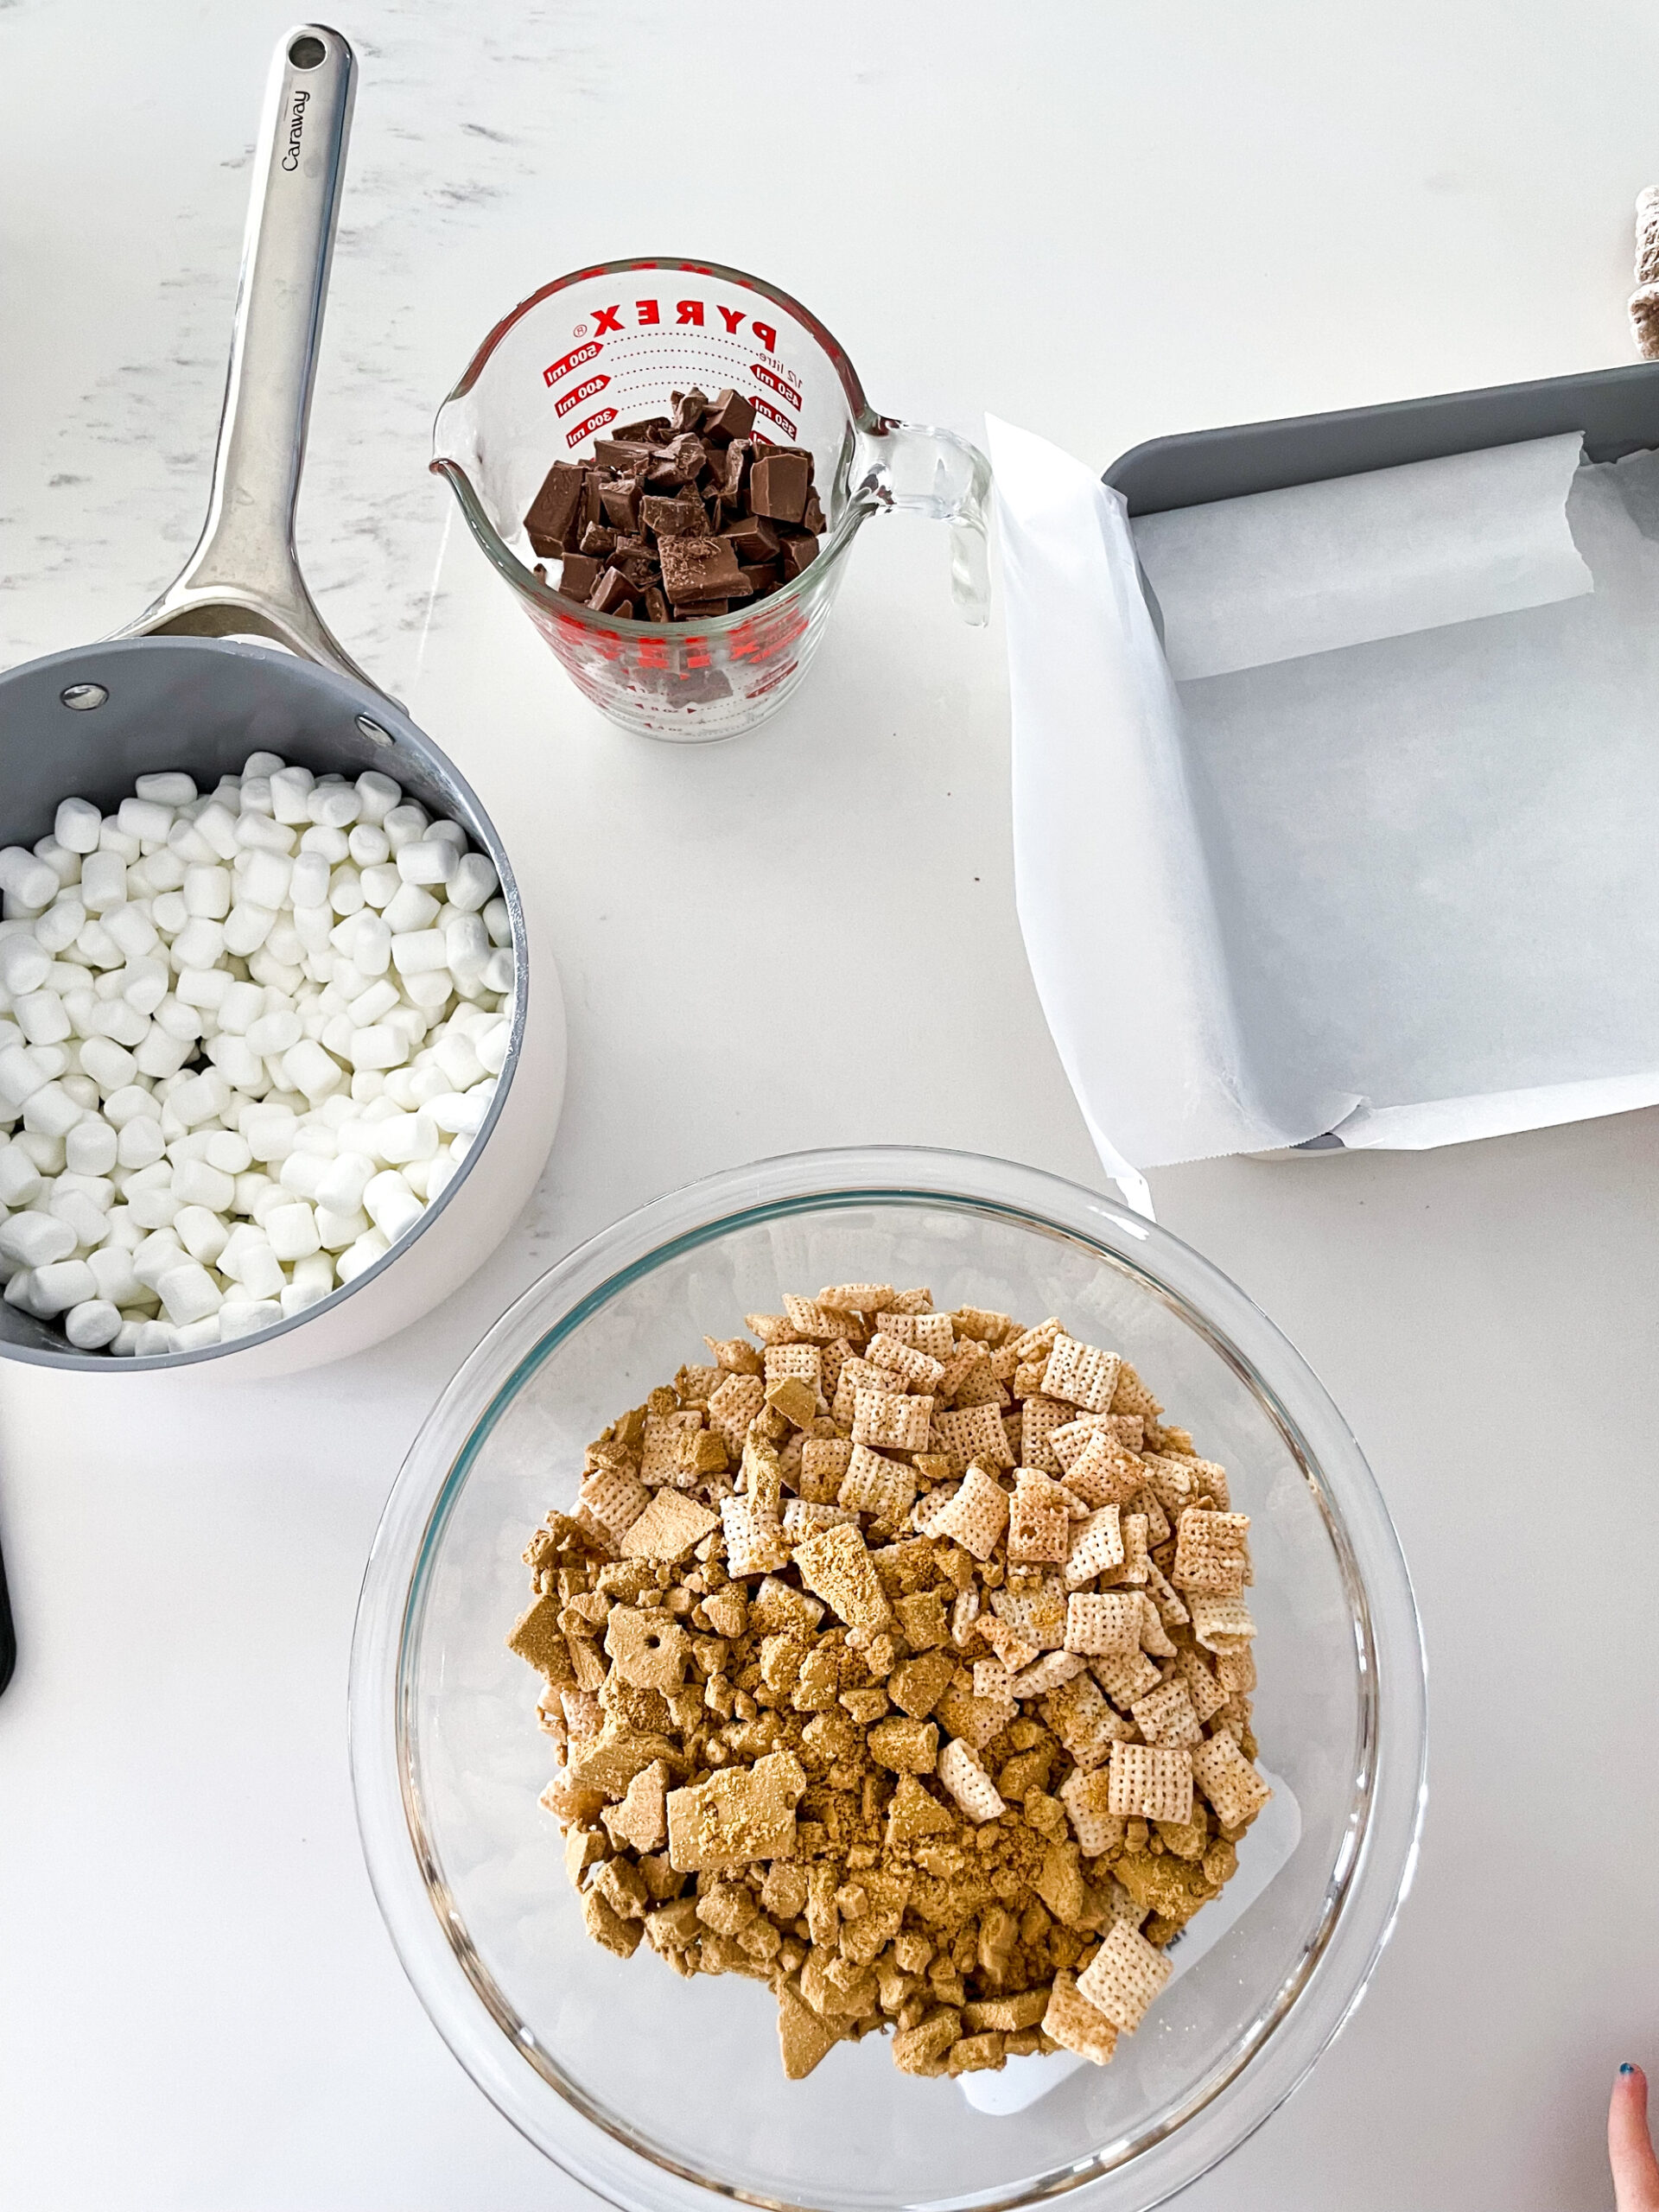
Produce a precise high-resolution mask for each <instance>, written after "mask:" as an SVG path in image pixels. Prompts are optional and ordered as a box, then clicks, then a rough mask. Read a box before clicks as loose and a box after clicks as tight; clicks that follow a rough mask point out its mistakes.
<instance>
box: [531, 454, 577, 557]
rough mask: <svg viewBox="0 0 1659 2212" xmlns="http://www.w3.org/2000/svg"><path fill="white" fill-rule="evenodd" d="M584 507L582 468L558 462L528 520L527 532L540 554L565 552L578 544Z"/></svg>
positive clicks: (536, 500) (544, 484)
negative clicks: (576, 538)
mask: <svg viewBox="0 0 1659 2212" xmlns="http://www.w3.org/2000/svg"><path fill="white" fill-rule="evenodd" d="M581 505H582V471H581V469H579V468H577V467H575V465H574V464H573V463H572V462H570V461H555V462H554V464H553V466H552V467H551V468H550V469H549V470H548V472H547V475H546V477H545V479H544V480H543V484H542V488H541V490H540V491H539V492H538V493H537V494H536V497H535V498H534V499H532V500H531V503H530V512H529V513H528V514H526V515H525V517H524V529H525V531H526V532H527V533H528V535H529V537H530V542H531V545H532V546H533V547H534V548H535V550H536V551H537V553H541V554H554V553H562V552H563V550H564V549H565V547H566V545H567V544H569V543H573V542H574V525H575V520H576V516H577V512H578V511H579V510H580V508H581Z"/></svg>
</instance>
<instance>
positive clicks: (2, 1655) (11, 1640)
mask: <svg viewBox="0 0 1659 2212" xmlns="http://www.w3.org/2000/svg"><path fill="white" fill-rule="evenodd" d="M16 1664H17V1637H16V1632H15V1631H14V1630H13V1628H12V1625H11V1599H10V1596H9V1595H8V1593H7V1590H6V1562H5V1559H4V1556H3V1554H0V1694H3V1692H4V1690H5V1687H6V1684H7V1683H8V1682H9V1681H10V1680H11V1675H12V1669H14V1668H15V1667H16Z"/></svg>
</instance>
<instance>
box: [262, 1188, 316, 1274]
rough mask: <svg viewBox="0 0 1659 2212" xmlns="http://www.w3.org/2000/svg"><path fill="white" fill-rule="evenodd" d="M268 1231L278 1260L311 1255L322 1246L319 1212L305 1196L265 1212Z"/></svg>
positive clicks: (266, 1233) (300, 1258)
mask: <svg viewBox="0 0 1659 2212" xmlns="http://www.w3.org/2000/svg"><path fill="white" fill-rule="evenodd" d="M264 1230H265V1235H266V1236H268V1237H269V1238H270V1249H271V1250H272V1251H273V1252H274V1253H275V1254H276V1255H277V1258H278V1259H279V1260H304V1259H308V1258H309V1257H310V1255H311V1254H312V1253H314V1252H315V1251H318V1250H320V1249H321V1241H322V1240H321V1237H320V1236H318V1234H317V1221H316V1216H315V1214H314V1213H313V1212H312V1211H311V1209H310V1207H309V1206H308V1205H307V1204H306V1203H305V1201H304V1199H303V1198H296V1200H295V1201H294V1203H293V1204H292V1205H280V1206H273V1207H272V1208H271V1210H270V1212H269V1213H268V1214H267V1215H266V1216H265V1220H264Z"/></svg>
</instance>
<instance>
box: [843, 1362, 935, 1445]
mask: <svg viewBox="0 0 1659 2212" xmlns="http://www.w3.org/2000/svg"><path fill="white" fill-rule="evenodd" d="M889 1379H891V1378H889ZM932 1413H933V1401H932V1399H931V1398H930V1397H918V1398H913V1397H908V1396H901V1395H899V1394H898V1393H897V1392H895V1391H893V1390H867V1389H859V1390H855V1392H854V1394H853V1441H854V1443H855V1444H870V1445H876V1446H882V1445H885V1446H886V1447H887V1449H888V1450H889V1451H890V1452H920V1451H923V1450H925V1447H926V1445H927V1435H928V1426H929V1423H930V1421H931V1417H932Z"/></svg>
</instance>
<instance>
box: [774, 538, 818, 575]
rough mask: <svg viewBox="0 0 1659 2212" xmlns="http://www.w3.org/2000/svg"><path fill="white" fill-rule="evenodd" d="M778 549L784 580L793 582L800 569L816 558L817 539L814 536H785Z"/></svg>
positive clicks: (807, 566)
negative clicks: (781, 556)
mask: <svg viewBox="0 0 1659 2212" xmlns="http://www.w3.org/2000/svg"><path fill="white" fill-rule="evenodd" d="M779 550H780V551H781V553H782V555H783V566H784V582H785V583H786V584H789V583H793V582H794V581H795V579H796V577H797V576H798V575H800V573H801V571H802V569H805V568H809V567H810V565H811V563H813V562H814V561H816V560H817V557H818V541H817V538H816V537H786V538H785V540H784V542H783V544H782V546H781V548H780V549H779Z"/></svg>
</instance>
